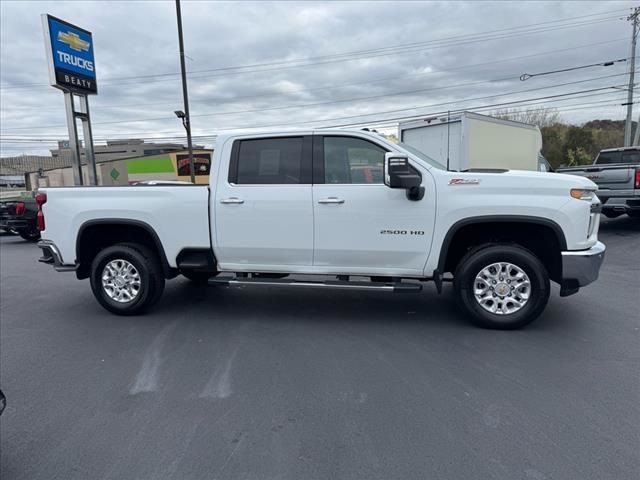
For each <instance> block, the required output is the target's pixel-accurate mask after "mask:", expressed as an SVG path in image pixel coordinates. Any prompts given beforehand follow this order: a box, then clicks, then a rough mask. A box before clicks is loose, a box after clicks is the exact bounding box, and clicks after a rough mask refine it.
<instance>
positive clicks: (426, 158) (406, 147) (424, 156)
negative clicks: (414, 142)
mask: <svg viewBox="0 0 640 480" xmlns="http://www.w3.org/2000/svg"><path fill="white" fill-rule="evenodd" d="M398 146H399V147H400V148H402V149H403V150H406V151H407V152H409V153H410V154H412V155H413V156H415V157H418V158H419V159H420V160H424V161H425V162H427V163H428V164H429V165H431V166H432V167H436V168H439V169H440V170H446V169H447V168H446V167H445V166H444V165H442V164H441V163H440V162H438V161H436V160H434V159H433V158H431V157H430V156H429V155H427V154H426V153H424V152H421V151H420V150H418V149H416V148H414V147H412V146H411V145H407V144H406V143H404V142H399V143H398Z"/></svg>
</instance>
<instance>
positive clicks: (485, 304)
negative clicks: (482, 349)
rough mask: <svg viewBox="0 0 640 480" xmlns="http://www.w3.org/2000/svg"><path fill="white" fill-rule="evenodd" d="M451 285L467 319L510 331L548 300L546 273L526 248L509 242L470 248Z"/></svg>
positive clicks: (548, 288) (526, 321) (522, 324)
mask: <svg viewBox="0 0 640 480" xmlns="http://www.w3.org/2000/svg"><path fill="white" fill-rule="evenodd" d="M454 288H455V292H456V295H457V297H458V300H459V303H460V305H461V306H462V307H463V309H464V310H465V311H466V312H467V313H468V314H469V317H470V320H471V321H472V322H473V323H474V324H476V325H478V326H480V327H483V328H493V329H503V330H511V329H516V328H520V327H523V326H525V325H527V324H528V323H530V322H532V321H533V320H535V319H536V318H537V317H538V316H539V315H540V314H541V313H542V311H543V310H544V308H545V306H546V305H547V302H548V300H549V292H550V285H549V275H548V273H547V270H546V268H545V267H544V265H543V264H542V262H540V260H539V259H538V258H537V257H536V256H535V255H533V254H532V253H531V252H530V251H528V250H526V249H524V248H522V247H518V246H511V245H500V246H489V247H485V248H480V249H475V250H472V251H470V252H469V253H468V254H467V255H466V256H465V257H464V258H463V259H462V260H461V261H460V264H459V265H458V268H457V269H456V272H455V276H454Z"/></svg>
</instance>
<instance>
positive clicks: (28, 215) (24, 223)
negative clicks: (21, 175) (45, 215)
mask: <svg viewBox="0 0 640 480" xmlns="http://www.w3.org/2000/svg"><path fill="white" fill-rule="evenodd" d="M37 211H38V206H37V205H36V201H35V200H34V198H33V197H32V196H22V197H20V198H15V199H9V200H3V201H0V229H2V230H6V231H9V232H14V233H17V234H18V235H20V236H21V237H22V238H24V239H25V240H28V241H30V242H35V241H38V240H40V231H39V230H38V229H37V226H36V213H37Z"/></svg>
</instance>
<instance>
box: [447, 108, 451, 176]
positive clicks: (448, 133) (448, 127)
mask: <svg viewBox="0 0 640 480" xmlns="http://www.w3.org/2000/svg"><path fill="white" fill-rule="evenodd" d="M450 130H451V112H450V111H449V110H447V172H448V171H449V143H450V142H449V138H450V137H451V133H450Z"/></svg>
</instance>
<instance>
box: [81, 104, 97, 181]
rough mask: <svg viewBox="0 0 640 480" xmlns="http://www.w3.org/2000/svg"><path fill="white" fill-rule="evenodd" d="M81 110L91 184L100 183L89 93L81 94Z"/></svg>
mask: <svg viewBox="0 0 640 480" xmlns="http://www.w3.org/2000/svg"><path fill="white" fill-rule="evenodd" d="M80 110H81V111H82V116H80V118H81V120H82V138H83V139H84V148H85V158H86V159H87V170H88V171H89V184H90V185H98V174H97V172H96V156H95V154H94V152H93V134H92V133H91V116H90V115H89V98H88V97H87V95H80Z"/></svg>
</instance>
